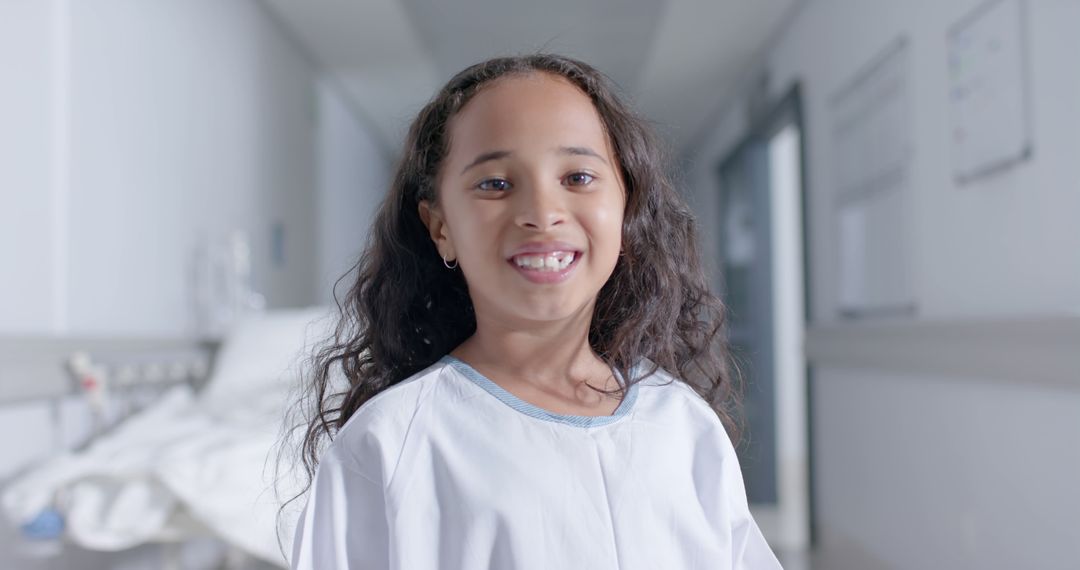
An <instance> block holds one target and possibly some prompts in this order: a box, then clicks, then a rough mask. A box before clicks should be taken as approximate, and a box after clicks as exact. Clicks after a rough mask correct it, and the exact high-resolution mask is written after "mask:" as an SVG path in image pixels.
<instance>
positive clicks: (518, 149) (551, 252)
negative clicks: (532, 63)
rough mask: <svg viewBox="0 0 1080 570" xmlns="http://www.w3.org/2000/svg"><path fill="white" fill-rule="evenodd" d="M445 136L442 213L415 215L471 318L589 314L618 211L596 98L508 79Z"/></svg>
mask: <svg viewBox="0 0 1080 570" xmlns="http://www.w3.org/2000/svg"><path fill="white" fill-rule="evenodd" d="M448 135H449V141H450V148H449V153H448V155H447V156H446V157H445V159H444V161H443V164H442V165H441V166H440V170H439V180H438V193H439V204H438V207H437V208H435V207H432V205H430V204H428V203H426V202H425V203H421V204H420V216H421V218H422V219H423V220H424V223H425V225H426V226H427V227H428V229H429V231H430V233H431V237H432V239H433V240H434V241H435V243H436V246H437V247H438V249H439V252H440V253H441V254H442V255H443V256H444V257H445V258H446V259H455V258H456V259H457V260H458V263H459V264H460V268H461V271H463V272H464V275H465V280H466V282H467V283H468V286H469V295H470V297H471V298H472V301H473V305H474V307H475V308H476V312H477V315H478V318H480V317H487V318H492V319H498V320H499V322H501V323H504V324H507V325H511V326H512V325H513V324H521V323H525V322H535V321H554V320H562V319H567V318H570V317H574V316H582V315H585V316H586V317H587V318H591V316H592V308H593V306H594V304H595V301H596V296H597V294H598V293H599V291H600V288H601V287H602V286H603V285H604V283H606V282H607V280H608V278H609V277H610V276H611V273H612V271H614V269H615V264H616V262H617V261H618V256H619V250H620V248H621V244H622V222H623V209H624V207H625V204H626V197H625V191H624V187H623V181H622V180H621V177H620V175H619V167H618V162H617V160H616V158H615V156H614V153H613V151H612V148H611V145H610V142H609V140H608V136H607V134H606V133H605V131H604V128H603V124H602V123H601V120H600V116H599V115H598V114H597V112H596V109H595V108H594V107H593V104H592V101H590V100H589V98H588V96H587V95H585V94H584V93H583V92H582V91H580V90H579V89H578V88H577V87H576V86H574V85H573V84H571V83H569V82H568V81H566V80H564V79H562V78H560V77H557V76H554V75H550V74H546V73H531V74H528V75H514V76H508V77H504V78H500V79H498V80H496V81H495V82H493V83H492V84H490V85H488V86H486V87H485V88H483V89H482V90H481V91H480V92H479V93H477V94H476V95H475V96H474V97H473V98H472V99H471V100H470V101H469V102H468V103H466V104H465V106H464V107H463V108H462V109H461V110H460V111H459V112H458V113H457V114H456V115H455V116H454V117H453V118H452V119H451V121H450V124H449V131H448ZM447 271H450V270H449V269H447Z"/></svg>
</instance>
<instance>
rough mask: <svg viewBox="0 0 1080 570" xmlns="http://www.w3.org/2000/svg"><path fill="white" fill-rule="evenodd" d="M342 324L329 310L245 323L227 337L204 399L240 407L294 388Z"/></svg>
mask: <svg viewBox="0 0 1080 570" xmlns="http://www.w3.org/2000/svg"><path fill="white" fill-rule="evenodd" d="M336 322H337V314H336V311H332V309H331V308H330V307H323V306H320V307H311V308H306V309H279V310H272V311H267V312H266V313H262V314H257V315H252V316H249V317H246V318H244V319H242V320H241V321H240V322H239V323H237V325H236V326H235V327H233V328H232V329H231V330H230V331H229V333H228V334H226V336H225V340H224V342H223V343H222V346H221V349H220V350H219V352H218V355H217V359H216V360H215V362H214V369H213V371H212V372H211V374H210V378H209V380H208V381H207V384H206V386H205V387H204V389H203V390H202V392H201V394H200V398H201V399H202V400H203V403H204V404H206V405H208V406H211V407H219V406H223V407H224V408H225V409H235V408H237V407H239V406H242V405H243V404H244V400H243V398H251V397H256V396H258V395H260V394H265V395H280V394H281V393H282V392H283V391H285V392H287V391H289V390H291V389H292V388H293V387H295V386H296V382H297V380H298V379H299V374H300V370H301V366H303V365H305V364H306V363H307V360H308V359H309V358H310V356H311V354H312V351H313V350H314V349H315V348H316V347H317V346H318V345H319V344H320V343H322V342H323V341H325V340H326V339H327V338H328V337H329V336H330V335H331V334H333V328H334V325H335V324H336ZM238 398H239V400H238Z"/></svg>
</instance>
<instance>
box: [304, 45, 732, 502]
mask: <svg viewBox="0 0 1080 570" xmlns="http://www.w3.org/2000/svg"><path fill="white" fill-rule="evenodd" d="M529 73H549V74H552V75H556V76H559V77H562V78H564V79H566V80H568V81H569V82H570V83H572V84H573V85H575V86H577V87H578V88H579V89H581V91H582V92H584V93H585V94H586V95H588V97H589V98H590V99H591V100H592V103H593V105H594V106H595V107H596V111H597V113H598V114H599V116H600V119H601V121H602V124H603V126H604V128H605V130H606V131H607V135H608V136H609V137H610V140H611V143H612V146H613V148H614V152H615V155H616V157H617V160H618V163H619V164H618V166H619V168H620V170H621V173H622V177H623V180H624V182H625V185H626V191H627V201H626V211H625V213H624V221H623V232H622V233H623V248H624V251H625V253H624V254H623V255H622V256H620V257H619V260H618V262H617V264H616V266H615V269H614V271H613V273H612V275H611V277H610V278H609V280H608V281H607V283H605V284H604V286H603V287H602V288H601V290H600V292H599V294H598V297H597V301H596V305H595V309H594V313H593V316H592V322H591V325H590V329H589V335H588V338H589V343H590V344H591V346H592V349H593V350H594V351H595V352H596V353H597V354H598V355H599V356H600V357H601V358H603V359H604V360H605V361H606V362H607V364H609V365H610V366H611V367H612V368H614V369H615V370H618V371H619V372H620V374H621V375H622V378H623V379H625V380H623V381H621V384H620V388H619V389H618V390H616V392H622V391H624V390H625V389H627V388H628V387H629V384H625V382H630V383H634V382H636V381H639V380H640V377H639V378H632V377H631V374H630V370H631V369H632V368H633V366H634V365H635V364H637V363H639V362H642V359H643V358H647V359H648V360H650V361H651V362H652V363H653V365H654V367H653V368H652V370H649V371H648V373H649V374H651V373H653V372H655V371H656V367H662V368H663V369H665V370H667V371H669V372H671V373H672V374H673V375H675V376H677V377H678V378H679V379H680V380H681V381H685V382H686V383H687V384H689V385H690V386H692V387H693V388H694V389H695V390H696V391H697V393H699V394H700V395H701V396H702V397H703V398H704V399H705V400H706V401H707V402H708V403H709V404H710V405H711V406H712V407H713V409H714V410H715V411H716V413H717V414H718V415H719V417H720V419H721V420H722V421H723V423H724V426H725V427H726V428H727V429H728V432H729V434H730V435H731V438H732V440H734V441H736V442H737V441H738V439H739V434H740V429H739V424H740V422H739V421H737V419H736V418H737V417H738V414H737V413H736V410H737V409H738V400H739V398H738V394H739V390H738V388H737V384H738V382H737V381H736V380H735V378H736V375H735V374H733V368H732V367H731V366H730V356H729V352H728V349H727V344H726V342H725V341H724V335H723V334H722V331H723V325H724V308H723V306H722V304H721V303H720V301H719V300H718V299H717V298H716V297H715V296H714V295H713V294H712V293H710V291H709V286H708V282H707V280H706V277H705V272H704V271H703V269H702V265H701V260H700V255H699V250H698V244H697V238H696V230H695V223H694V217H693V215H692V214H691V212H690V209H689V208H688V207H687V205H686V203H685V202H684V201H683V200H682V198H681V197H680V196H679V194H678V193H677V192H676V191H675V189H674V187H673V185H672V183H671V181H670V180H669V178H668V177H667V174H666V170H665V162H664V160H663V156H662V152H661V147H660V145H659V144H657V142H656V140H655V138H654V135H653V134H652V133H651V131H650V129H649V128H648V126H647V124H646V123H645V121H643V120H642V119H640V118H639V117H637V116H636V115H635V114H633V113H632V112H631V111H630V110H629V109H628V107H627V106H626V105H625V104H624V103H623V102H622V101H621V100H620V99H619V97H618V96H617V95H616V93H615V90H614V88H613V86H612V84H611V83H610V82H609V80H608V79H607V78H606V77H605V76H604V75H603V74H601V73H600V72H598V71H597V70H596V69H594V68H592V67H590V66H589V65H587V64H585V63H582V62H580V61H576V60H574V59H570V58H568V57H563V56H558V55H549V54H535V55H525V56H518V57H503V58H497V59H491V60H488V61H485V62H483V63H478V64H476V65H473V66H471V67H469V68H467V69H465V70H464V71H462V72H460V73H458V74H457V75H455V76H454V77H453V78H452V79H451V80H450V81H449V83H447V84H446V86H445V87H443V88H442V89H441V90H440V91H439V92H438V93H437V94H436V95H435V97H434V98H433V99H432V100H431V101H430V102H429V103H428V104H427V105H426V106H424V108H423V109H421V110H420V113H419V114H418V116H417V117H416V119H415V120H414V121H413V123H412V125H411V127H410V128H409V132H408V135H407V138H406V141H405V148H404V153H403V155H402V157H401V159H400V162H399V163H398V165H397V169H396V173H395V176H394V178H393V182H392V186H391V187H390V192H389V195H387V197H386V198H385V200H384V201H383V202H382V204H381V206H380V208H379V210H378V213H377V215H376V217H375V220H374V226H373V229H372V234H371V236H370V238H369V241H368V243H367V246H366V249H365V251H364V253H363V254H362V255H361V257H360V258H359V261H358V262H357V263H356V265H355V266H354V267H353V268H352V269H351V270H350V271H349V273H347V274H346V275H345V276H343V277H342V279H341V280H339V284H340V283H341V282H342V280H346V281H345V282H346V283H348V282H349V281H350V280H351V287H350V288H349V289H348V292H347V293H346V294H345V295H344V297H343V298H339V297H338V295H337V292H336V289H337V287H336V286H335V295H334V298H335V301H336V303H337V307H338V310H339V311H340V319H339V321H338V323H337V326H336V329H335V331H334V334H333V337H332V338H331V339H329V340H328V341H327V342H326V343H325V345H324V346H323V347H322V348H321V349H319V350H317V351H316V353H315V354H314V355H313V358H312V366H311V367H310V369H309V371H308V375H309V378H307V379H306V380H305V390H306V393H305V394H304V396H303V398H302V402H301V406H300V407H299V408H298V409H301V410H304V418H303V420H302V421H299V422H297V424H296V426H297V429H299V430H301V433H302V435H303V438H302V439H303V441H302V444H300V446H299V449H298V450H296V451H299V453H300V455H301V457H302V460H303V465H304V469H305V471H306V474H307V484H308V487H310V484H311V480H312V478H313V477H314V472H315V468H316V466H317V464H318V460H319V455H320V451H321V449H322V448H323V445H324V444H325V443H326V442H327V441H328V440H330V439H332V438H333V437H334V435H335V434H336V432H337V430H339V429H341V427H342V426H343V425H344V424H345V422H346V421H348V419H349V418H350V417H352V415H353V414H354V413H356V411H357V410H358V409H359V408H360V407H361V406H363V405H364V403H365V402H367V401H368V400H370V399H371V398H372V397H374V396H375V395H376V394H378V393H380V392H382V391H383V390H386V389H388V388H390V387H392V386H393V385H395V384H397V383H399V382H401V381H402V380H405V379H406V378H409V377H410V376H412V375H413V374H415V373H416V372H418V371H420V370H423V369H424V368H426V367H428V366H430V365H431V364H433V363H435V362H436V361H437V360H438V359H439V358H440V357H442V356H443V355H445V354H447V353H449V352H450V351H451V350H453V349H454V348H456V347H457V346H458V345H459V344H461V343H462V342H463V341H465V340H466V339H467V338H468V337H469V336H471V335H472V334H473V332H474V331H475V330H476V317H475V313H474V311H473V304H472V301H471V300H470V298H469V293H468V289H467V288H466V283H465V278H464V275H463V274H462V272H461V270H460V269H454V270H450V269H447V267H446V266H444V264H443V260H442V258H441V257H440V256H439V253H438V251H437V249H436V248H435V244H434V243H433V242H432V240H431V238H430V234H429V233H428V231H427V228H426V227H425V225H424V223H423V222H422V221H421V219H420V216H419V213H418V204H419V202H420V201H421V200H428V201H429V202H431V203H436V202H437V199H438V192H437V189H436V180H437V179H438V172H439V168H440V165H441V164H442V162H443V158H444V157H446V155H447V152H448V150H449V148H448V145H449V141H448V137H447V129H448V124H449V122H450V120H451V118H453V117H454V116H455V114H456V113H457V112H458V111H460V110H461V108H462V107H463V106H464V105H465V104H466V103H467V102H468V101H469V100H470V99H471V98H472V97H473V96H474V95H476V94H477V93H478V92H479V91H480V90H482V89H483V88H484V87H485V86H488V85H490V84H491V83H492V82H493V81H495V80H497V79H499V78H502V77H506V76H510V75H518V74H529ZM623 384H625V385H623Z"/></svg>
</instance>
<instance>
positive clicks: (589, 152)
mask: <svg viewBox="0 0 1080 570" xmlns="http://www.w3.org/2000/svg"><path fill="white" fill-rule="evenodd" d="M557 150H558V153H559V154H563V155H568V156H591V157H593V158H598V159H600V160H601V161H603V162H604V164H607V163H608V161H607V159H606V158H604V157H603V156H601V155H600V154H599V153H597V152H596V151H595V150H593V149H591V148H589V147H587V146H560V147H559V148H558V149H557ZM512 154H513V153H512V152H510V151H508V150H493V151H491V152H485V153H483V154H481V155H479V156H477V157H476V158H474V159H473V161H472V162H470V163H469V164H467V165H465V168H462V169H461V173H462V174H465V172H466V171H468V170H469V169H470V168H472V167H474V166H478V165H480V164H483V163H485V162H490V161H492V160H501V159H503V158H506V157H508V156H511V155H512Z"/></svg>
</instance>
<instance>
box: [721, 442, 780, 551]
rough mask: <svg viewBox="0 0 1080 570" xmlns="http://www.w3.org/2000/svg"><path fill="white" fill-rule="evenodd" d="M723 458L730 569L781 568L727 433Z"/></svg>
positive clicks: (722, 470)
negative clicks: (753, 509)
mask: <svg viewBox="0 0 1080 570" xmlns="http://www.w3.org/2000/svg"><path fill="white" fill-rule="evenodd" d="M721 445H722V447H723V454H724V455H725V457H724V461H722V463H721V473H722V474H723V475H722V477H723V485H722V487H723V488H724V489H726V494H727V500H728V512H729V513H731V517H732V519H731V521H730V523H731V568H732V569H733V570H782V568H781V566H780V561H779V560H777V559H776V555H775V554H773V551H772V548H770V547H769V543H768V542H767V541H766V540H765V535H763V534H762V533H761V529H760V528H758V525H757V522H755V521H754V517H753V515H751V514H750V506H749V504H748V503H747V500H746V487H745V486H744V484H743V477H742V469H741V468H740V467H739V459H738V456H737V455H736V454H735V447H734V446H733V445H732V444H731V439H730V438H729V437H727V432H726V431H725V432H724V435H723V436H722V443H721Z"/></svg>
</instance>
